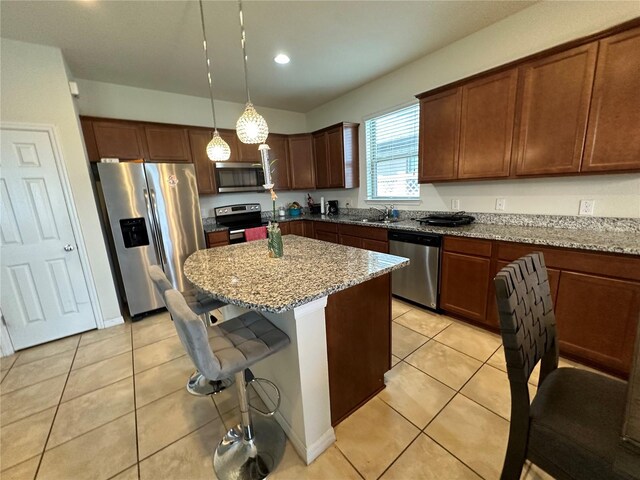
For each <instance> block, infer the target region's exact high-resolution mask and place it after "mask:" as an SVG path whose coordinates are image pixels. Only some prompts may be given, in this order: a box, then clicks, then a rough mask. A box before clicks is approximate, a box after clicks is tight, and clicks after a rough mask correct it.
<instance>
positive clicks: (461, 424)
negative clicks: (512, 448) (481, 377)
mask: <svg viewBox="0 0 640 480" xmlns="http://www.w3.org/2000/svg"><path fill="white" fill-rule="evenodd" d="M425 433H426V434H427V435H429V436H430V437H431V438H433V439H434V440H435V441H436V442H438V443H439V444H440V445H442V446H443V447H444V448H446V449H447V450H448V451H449V452H451V453H452V454H453V455H455V456H456V457H457V458H459V459H460V460H461V461H462V462H464V463H465V464H466V465H468V466H469V467H470V468H471V469H473V470H474V471H475V472H477V473H478V474H480V475H481V476H482V477H484V478H485V479H497V478H499V477H500V472H501V471H502V462H503V460H504V454H505V451H506V449H507V439H508V437H509V422H507V421H506V420H505V419H504V418H502V417H500V416H498V415H496V414H495V413H492V412H490V411H489V410H487V409H486V408H484V407H481V406H480V405H478V404H477V403H475V402H473V401H472V400H469V399H468V398H465V397H464V396H462V395H456V396H455V397H454V398H453V400H451V402H449V404H448V405H447V406H446V407H445V408H444V410H443V411H442V412H440V414H439V415H438V416H437V417H436V418H435V419H434V420H433V422H431V423H430V424H429V426H428V427H427V428H426V430H425Z"/></svg>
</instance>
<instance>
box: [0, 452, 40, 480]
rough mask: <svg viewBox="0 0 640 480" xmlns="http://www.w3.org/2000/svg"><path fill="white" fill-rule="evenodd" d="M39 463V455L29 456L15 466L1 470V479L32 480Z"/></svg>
mask: <svg viewBox="0 0 640 480" xmlns="http://www.w3.org/2000/svg"><path fill="white" fill-rule="evenodd" d="M39 464H40V455H38V456H37V457H33V458H30V459H29V460H27V461H25V462H22V463H20V464H18V465H16V466H15V467H11V468H8V469H6V470H2V474H1V475H0V477H2V480H33V478H34V477H35V476H36V470H38V465H39Z"/></svg>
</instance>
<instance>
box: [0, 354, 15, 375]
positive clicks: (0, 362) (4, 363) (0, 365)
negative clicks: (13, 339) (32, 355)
mask: <svg viewBox="0 0 640 480" xmlns="http://www.w3.org/2000/svg"><path fill="white" fill-rule="evenodd" d="M18 355H19V354H17V353H14V354H13V355H7V356H6V357H0V371H2V372H6V371H7V370H9V369H10V368H11V366H12V365H13V364H14V363H15V361H16V360H17V359H18Z"/></svg>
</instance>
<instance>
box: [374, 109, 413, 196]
mask: <svg viewBox="0 0 640 480" xmlns="http://www.w3.org/2000/svg"><path fill="white" fill-rule="evenodd" d="M419 112H420V110H419V104H417V103H416V104H414V105H411V106H409V107H405V108H402V109H400V110H395V111H393V112H390V113H387V114H384V115H381V116H379V117H375V118H372V119H370V120H367V121H366V122H365V141H366V155H367V198H368V199H369V200H387V199H388V200H402V199H414V198H418V197H419V196H420V188H419V185H418V123H419Z"/></svg>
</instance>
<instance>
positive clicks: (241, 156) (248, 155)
mask: <svg viewBox="0 0 640 480" xmlns="http://www.w3.org/2000/svg"><path fill="white" fill-rule="evenodd" d="M234 134H235V132H234ZM271 137H272V136H271V135H269V138H267V143H268V144H269V146H271ZM236 145H237V149H238V157H237V158H238V159H237V160H236V161H237V162H247V163H260V162H261V161H262V157H261V155H260V150H258V147H259V146H260V145H258V144H255V143H252V144H248V143H242V142H241V141H240V140H237V141H236Z"/></svg>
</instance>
